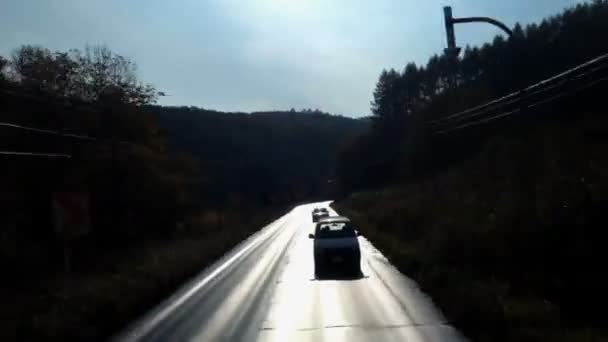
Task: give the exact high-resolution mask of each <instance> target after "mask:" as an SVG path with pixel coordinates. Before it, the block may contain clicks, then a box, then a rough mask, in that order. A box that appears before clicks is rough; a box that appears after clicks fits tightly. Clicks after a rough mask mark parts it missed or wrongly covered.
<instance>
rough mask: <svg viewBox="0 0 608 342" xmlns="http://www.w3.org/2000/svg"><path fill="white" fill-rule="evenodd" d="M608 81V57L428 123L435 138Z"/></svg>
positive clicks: (517, 112) (519, 111) (516, 112)
mask: <svg viewBox="0 0 608 342" xmlns="http://www.w3.org/2000/svg"><path fill="white" fill-rule="evenodd" d="M606 80H608V54H606V55H603V56H600V57H597V58H595V59H593V60H591V61H589V62H587V63H584V64H582V65H579V66H577V67H575V68H573V69H570V70H568V71H565V72H563V73H561V74H559V75H556V76H554V77H551V78H549V79H546V80H544V81H541V82H539V83H537V84H534V85H532V86H529V87H527V88H525V89H522V90H520V91H517V92H514V93H511V94H509V95H507V96H504V97H502V98H499V99H496V100H493V101H490V102H488V103H485V104H482V105H480V106H476V107H473V108H470V109H467V110H464V111H462V112H459V113H455V114H451V115H447V116H445V117H442V118H440V119H437V120H432V121H428V122H427V124H428V125H429V127H430V130H431V133H432V134H433V135H444V134H448V133H451V132H455V131H460V130H463V129H467V128H470V127H473V126H478V125H483V124H486V123H489V122H493V121H496V120H499V119H503V118H506V117H510V116H513V115H516V114H522V113H525V112H527V111H529V110H530V109H533V108H536V107H538V106H541V105H543V104H546V103H549V102H553V101H555V100H557V99H559V98H562V97H564V96H566V95H569V94H572V93H575V92H578V91H582V90H585V89H588V88H590V87H593V86H596V85H597V84H599V83H601V82H604V81H606Z"/></svg>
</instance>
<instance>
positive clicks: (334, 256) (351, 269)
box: [309, 216, 361, 276]
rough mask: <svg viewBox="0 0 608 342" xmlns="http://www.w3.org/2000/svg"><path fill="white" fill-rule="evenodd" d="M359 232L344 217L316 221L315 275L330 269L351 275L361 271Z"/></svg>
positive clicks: (313, 236) (312, 237)
mask: <svg viewBox="0 0 608 342" xmlns="http://www.w3.org/2000/svg"><path fill="white" fill-rule="evenodd" d="M358 236H359V233H358V232H357V231H356V230H355V229H354V228H353V226H352V224H351V222H350V220H349V219H348V218H346V217H341V216H335V217H329V218H323V219H321V220H320V221H319V223H317V225H316V227H315V233H314V234H310V235H309V237H310V238H311V239H314V261H315V275H317V276H319V275H322V274H324V273H325V271H327V270H330V269H332V268H333V269H336V270H341V271H348V273H350V274H353V275H358V274H360V273H361V250H360V248H359V240H358V238H357V237H358Z"/></svg>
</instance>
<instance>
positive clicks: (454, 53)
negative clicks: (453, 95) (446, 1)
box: [443, 6, 513, 87]
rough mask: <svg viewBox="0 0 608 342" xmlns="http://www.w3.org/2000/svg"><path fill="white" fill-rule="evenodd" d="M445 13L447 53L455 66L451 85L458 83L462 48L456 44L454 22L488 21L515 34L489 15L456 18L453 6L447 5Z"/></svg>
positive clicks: (508, 32)
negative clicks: (457, 69)
mask: <svg viewBox="0 0 608 342" xmlns="http://www.w3.org/2000/svg"><path fill="white" fill-rule="evenodd" d="M443 15H444V17H445V32H446V35H447V42H448V47H447V49H445V54H446V55H447V56H448V58H449V60H450V64H451V67H452V68H453V70H452V71H453V72H452V77H451V79H450V83H451V86H452V87H453V86H455V85H456V80H455V75H456V66H457V65H458V55H460V51H461V48H459V47H457V46H456V33H454V24H465V23H476V22H481V23H488V24H492V25H494V26H497V27H499V28H500V29H502V30H503V31H505V33H507V34H508V35H509V37H510V36H511V35H513V32H512V31H511V29H509V27H508V26H507V25H505V24H503V23H501V22H500V21H498V20H496V19H492V18H488V17H468V18H454V16H453V14H452V7H451V6H446V7H444V8H443Z"/></svg>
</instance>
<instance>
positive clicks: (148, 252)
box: [0, 207, 286, 341]
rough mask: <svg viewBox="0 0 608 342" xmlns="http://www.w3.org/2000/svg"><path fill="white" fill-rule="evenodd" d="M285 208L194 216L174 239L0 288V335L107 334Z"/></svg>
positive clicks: (81, 337) (73, 337)
mask: <svg viewBox="0 0 608 342" xmlns="http://www.w3.org/2000/svg"><path fill="white" fill-rule="evenodd" d="M285 211H286V207H280V208H267V209H265V210H261V211H259V212H255V213H253V214H251V215H242V214H239V213H238V212H237V211H234V212H230V213H227V214H226V215H225V217H226V220H225V222H223V225H222V227H215V226H204V225H203V223H205V222H207V221H208V220H206V219H205V218H203V217H193V218H191V219H189V220H188V222H187V223H186V224H185V225H184V228H183V229H184V230H185V231H184V232H181V233H180V234H177V235H176V236H175V237H173V238H171V239H167V240H150V241H142V242H140V243H137V244H134V245H131V246H129V247H128V248H127V249H122V250H117V251H113V252H112V253H109V254H107V255H103V256H100V257H99V260H98V262H99V264H97V265H95V267H93V269H91V270H89V271H82V272H76V273H74V274H72V275H70V276H69V277H65V276H63V275H60V274H59V275H56V276H54V277H51V278H49V279H46V280H45V281H44V282H40V283H37V284H32V286H31V287H28V288H22V289H20V290H19V291H17V292H16V293H15V292H10V293H7V292H4V293H3V294H2V305H3V310H2V311H1V312H2V314H1V315H2V317H0V339H1V340H3V341H47V340H49V341H50V340H53V341H103V340H106V339H107V338H109V337H110V336H111V335H113V334H115V333H118V332H119V331H120V330H121V329H123V328H124V327H126V325H127V324H129V323H130V322H131V321H133V320H134V319H136V318H137V317H139V316H141V315H142V314H144V313H145V312H146V311H147V310H149V309H151V308H152V307H153V306H154V305H156V304H158V303H159V302H160V301H161V300H162V299H164V298H166V297H167V296H168V295H170V294H171V293H172V292H174V291H175V290H176V289H177V288H178V287H179V286H180V285H182V284H183V283H184V282H186V281H187V280H188V279H189V278H191V277H193V276H194V275H196V274H198V273H199V272H201V271H202V270H203V269H204V268H205V267H206V266H209V265H210V264H212V263H213V262H214V261H215V260H217V259H219V258H220V257H221V256H223V255H224V254H225V253H226V252H227V251H229V250H230V249H231V248H232V247H234V246H235V245H236V244H238V243H239V242H241V241H243V240H244V239H246V238H247V237H248V236H250V235H251V234H252V233H254V232H255V231H257V230H259V229H260V228H261V227H263V226H264V225H265V224H268V223H270V221H271V220H272V219H275V218H277V217H278V216H279V215H280V214H281V213H284V212H285ZM207 224H208V222H207Z"/></svg>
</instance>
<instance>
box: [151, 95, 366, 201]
mask: <svg viewBox="0 0 608 342" xmlns="http://www.w3.org/2000/svg"><path fill="white" fill-rule="evenodd" d="M148 110H149V111H150V112H151V113H154V114H155V116H156V117H157V118H158V120H159V122H160V124H161V126H162V127H163V129H165V130H166V132H167V136H168V138H169V145H170V146H171V147H173V148H174V149H175V150H179V151H184V152H187V153H189V154H190V155H192V156H194V157H195V158H196V160H197V161H198V162H199V165H200V167H201V169H203V170H204V172H205V175H206V177H208V178H207V179H206V180H204V181H203V183H204V184H202V186H203V187H204V191H205V193H207V194H209V195H211V194H212V197H213V201H214V202H217V201H220V203H222V202H224V201H232V202H240V203H243V204H245V205H246V204H247V203H248V202H252V203H254V204H255V203H260V202H261V203H266V204H268V203H273V202H285V201H288V202H294V201H302V200H304V199H314V198H318V199H320V198H329V197H330V196H331V195H332V194H333V191H334V182H335V172H334V171H335V161H336V154H337V151H338V150H339V149H340V148H341V147H342V146H343V145H344V144H345V143H346V142H348V141H351V140H354V139H355V138H357V137H359V136H360V135H362V134H363V133H365V132H367V130H368V128H369V126H370V125H369V121H368V120H365V119H359V120H353V119H351V118H345V117H340V116H333V115H330V114H328V113H323V112H321V111H318V110H302V111H295V110H291V111H286V112H280V111H273V112H257V113H251V114H246V113H221V112H217V111H211V110H204V109H199V108H193V107H159V106H155V107H150V108H148Z"/></svg>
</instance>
